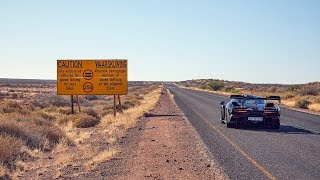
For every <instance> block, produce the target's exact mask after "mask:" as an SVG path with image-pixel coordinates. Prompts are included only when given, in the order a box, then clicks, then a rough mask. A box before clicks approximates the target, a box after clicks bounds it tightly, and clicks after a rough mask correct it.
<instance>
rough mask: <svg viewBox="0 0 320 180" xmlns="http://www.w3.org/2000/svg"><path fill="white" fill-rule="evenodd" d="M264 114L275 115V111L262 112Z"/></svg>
mask: <svg viewBox="0 0 320 180" xmlns="http://www.w3.org/2000/svg"><path fill="white" fill-rule="evenodd" d="M264 113H265V114H276V113H277V112H276V111H264Z"/></svg>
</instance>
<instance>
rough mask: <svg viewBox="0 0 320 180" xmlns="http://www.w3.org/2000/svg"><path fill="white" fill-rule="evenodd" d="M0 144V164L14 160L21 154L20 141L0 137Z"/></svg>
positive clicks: (21, 144)
mask: <svg viewBox="0 0 320 180" xmlns="http://www.w3.org/2000/svg"><path fill="white" fill-rule="evenodd" d="M0 144H1V146H0V162H3V163H9V162H10V161H12V160H14V159H15V158H16V157H17V156H18V155H19V154H20V153H21V148H22V146H23V142H22V140H20V139H18V138H16V137H12V136H7V135H0Z"/></svg>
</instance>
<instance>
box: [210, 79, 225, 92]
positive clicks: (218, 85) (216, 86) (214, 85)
mask: <svg viewBox="0 0 320 180" xmlns="http://www.w3.org/2000/svg"><path fill="white" fill-rule="evenodd" d="M207 87H208V88H209V89H211V90H214V91H218V90H221V89H222V88H223V87H224V83H223V82H222V81H219V80H212V81H210V82H208V84H207Z"/></svg>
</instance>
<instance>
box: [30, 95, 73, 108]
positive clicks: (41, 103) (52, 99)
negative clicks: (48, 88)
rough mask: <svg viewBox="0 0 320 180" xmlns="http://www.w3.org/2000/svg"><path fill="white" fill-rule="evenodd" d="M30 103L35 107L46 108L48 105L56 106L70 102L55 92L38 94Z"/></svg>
mask: <svg viewBox="0 0 320 180" xmlns="http://www.w3.org/2000/svg"><path fill="white" fill-rule="evenodd" d="M32 104H33V105H34V106H36V107H40V108H46V107H49V106H50V105H52V106H57V107H64V106H69V105H70V102H69V101H68V100H66V99H65V98H63V97H62V96H59V95H56V94H53V93H51V94H40V95H38V96H37V97H36V98H35V99H34V100H33V101H32Z"/></svg>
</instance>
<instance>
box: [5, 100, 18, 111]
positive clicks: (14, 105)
mask: <svg viewBox="0 0 320 180" xmlns="http://www.w3.org/2000/svg"><path fill="white" fill-rule="evenodd" d="M2 111H3V112H4V113H13V112H21V111H22V106H21V105H20V104H19V103H18V102H16V101H7V102H6V103H5V104H4V106H3V107H2Z"/></svg>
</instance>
